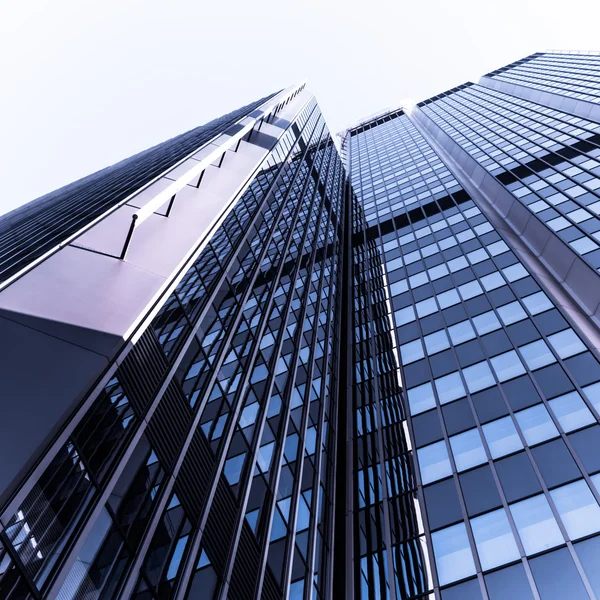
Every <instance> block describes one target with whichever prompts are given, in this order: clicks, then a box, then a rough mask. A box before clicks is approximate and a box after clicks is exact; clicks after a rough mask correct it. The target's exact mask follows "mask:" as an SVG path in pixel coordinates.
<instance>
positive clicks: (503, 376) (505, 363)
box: [490, 334, 525, 381]
mask: <svg viewBox="0 0 600 600" xmlns="http://www.w3.org/2000/svg"><path fill="white" fill-rule="evenodd" d="M494 335H497V334H494ZM490 362H491V363H492V367H494V371H495V373H496V377H497V378H498V380H499V381H507V380H509V379H513V378H514V377H518V376H519V375H522V374H523V373H525V367H523V364H522V363H521V360H520V359H519V357H518V356H517V353H516V352H515V351H514V350H511V351H510V352H505V353H504V354H499V355H498V356H494V357H493V358H492V359H490Z"/></svg>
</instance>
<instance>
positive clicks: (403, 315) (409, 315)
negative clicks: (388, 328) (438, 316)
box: [394, 306, 416, 327]
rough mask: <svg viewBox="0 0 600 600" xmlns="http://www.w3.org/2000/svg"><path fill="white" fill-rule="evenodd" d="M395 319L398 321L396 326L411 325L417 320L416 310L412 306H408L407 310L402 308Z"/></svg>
mask: <svg viewBox="0 0 600 600" xmlns="http://www.w3.org/2000/svg"><path fill="white" fill-rule="evenodd" d="M394 318H395V319H396V325H398V327H400V325H405V324H406V323H410V322H411V321H414V320H415V318H416V317H415V309H414V308H413V307H412V306H407V307H406V308H401V309H400V310H397V311H396V312H395V313H394Z"/></svg>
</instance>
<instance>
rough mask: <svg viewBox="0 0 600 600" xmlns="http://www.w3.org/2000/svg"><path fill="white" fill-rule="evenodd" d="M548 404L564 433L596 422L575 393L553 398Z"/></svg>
mask: <svg viewBox="0 0 600 600" xmlns="http://www.w3.org/2000/svg"><path fill="white" fill-rule="evenodd" d="M548 404H549V405H550V408H551V409H552V412H553V413H554V414H555V415H556V418H557V419H558V422H559V423H560V425H561V427H562V428H563V429H564V430H565V431H566V432H569V431H574V430H575V429H579V428H580V427H584V426H585V425H589V424H590V423H594V422H595V421H596V419H595V418H594V415H592V413H591V411H590V409H589V408H588V407H587V406H586V405H585V403H584V401H583V399H582V398H581V396H580V395H579V394H578V393H577V392H570V393H568V394H565V395H564V396H559V397H558V398H554V399H553V400H550V401H549V402H548Z"/></svg>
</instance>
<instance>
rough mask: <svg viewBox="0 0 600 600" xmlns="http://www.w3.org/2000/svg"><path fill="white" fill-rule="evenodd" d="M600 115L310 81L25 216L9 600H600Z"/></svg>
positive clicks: (594, 109)
mask: <svg viewBox="0 0 600 600" xmlns="http://www.w3.org/2000/svg"><path fill="white" fill-rule="evenodd" d="M599 106H600V55H598V54H594V53H572V52H566V53H556V52H552V53H537V54H534V55H531V56H529V57H526V58H524V59H522V60H520V61H517V62H516V63H512V64H511V65H508V66H506V67H503V68H501V69H498V70H496V71H493V72H491V73H489V74H487V75H486V76H484V77H482V79H481V80H480V82H479V83H478V84H471V83H468V84H465V85H462V86H458V87H457V88H454V89H452V90H448V91H447V92H444V93H442V94H439V95H438V96H435V97H433V98H430V99H428V100H425V101H423V102H420V103H418V105H417V106H415V107H413V108H412V109H410V110H407V111H404V110H402V109H395V110H392V111H387V112H385V113H383V114H378V115H376V116H374V117H371V118H369V119H367V120H363V121H362V122H361V123H360V124H358V125H356V126H354V127H353V128H351V129H349V130H348V131H346V132H345V133H344V134H343V135H342V137H341V148H340V153H339V154H338V152H337V150H336V148H335V146H334V144H333V141H332V138H331V136H330V135H329V132H328V131H327V128H326V124H325V122H324V120H323V118H322V116H321V115H320V112H319V109H318V107H317V105H316V102H315V99H314V97H312V95H311V94H310V93H309V92H308V91H307V90H306V89H305V88H304V86H303V85H299V86H295V87H292V88H289V89H287V90H283V91H281V92H279V93H277V94H274V95H272V96H269V97H267V98H264V99H262V100H259V101H257V102H256V103H254V104H252V105H250V106H248V107H244V108H242V109H240V110H239V111H235V112H234V113H231V114H230V115H226V116H224V117H222V118H221V119H218V120H216V121H214V122H212V123H210V124H207V125H206V126H203V127H200V128H198V129H196V130H193V131H192V132H188V133H187V134H183V135H182V136H178V137H177V138H174V139H173V140H170V141H168V142H165V143H164V144H160V145H159V146H157V147H155V148H153V149H150V150H148V151H146V152H144V153H141V154H139V155H137V156H135V157H132V158H131V159H128V160H126V161H122V163H119V164H118V165H115V166H113V167H109V168H108V169H105V170H104V171H101V172H99V173H97V174H94V175H91V176H89V177H88V178H85V179H84V180H80V181H79V182H75V183H74V184H71V185H70V186H66V187H65V188H62V189H61V190H57V192H54V193H52V194H49V195H47V196H45V197H43V198H42V199H40V200H38V201H35V202H34V203H30V204H29V205H26V206H25V207H22V209H17V210H16V211H13V212H12V213H10V214H9V215H6V216H5V217H3V218H2V219H0V259H1V262H0V268H1V269H2V273H3V283H2V284H0V328H1V329H2V336H3V340H4V342H5V344H4V347H6V348H10V353H7V356H6V357H5V359H4V360H3V362H2V369H3V371H2V379H1V380H2V382H3V386H4V391H3V395H4V396H5V397H7V398H8V397H10V398H12V399H13V401H12V402H10V403H6V404H5V406H4V407H3V410H4V411H5V415H4V418H3V420H2V426H1V427H2V436H0V444H4V446H3V450H4V455H5V456H11V460H10V461H4V462H3V464H2V468H1V470H0V503H1V505H0V511H1V512H0V521H1V523H0V525H1V531H0V554H1V557H2V560H1V565H2V566H1V567H0V595H2V596H3V597H6V598H13V599H14V598H54V597H58V598H60V599H61V600H67V599H69V598H77V599H79V598H81V599H83V598H86V599H88V598H116V597H119V598H136V599H142V598H143V599H151V598H152V599H162V598H205V597H206V598H213V597H214V598H235V599H237V598H240V599H242V598H281V597H290V598H294V599H296V598H306V599H308V598H338V597H344V598H357V599H358V598H361V599H366V598H368V599H369V600H371V599H375V598H391V599H394V600H399V599H401V598H402V599H404V598H407V599H415V600H417V599H424V598H432V597H436V598H441V599H442V600H453V599H454V600H456V599H459V598H460V599H461V600H475V599H477V600H479V599H489V600H502V599H505V598H511V599H512V598H524V599H525V598H536V599H537V598H541V600H550V599H555V598H556V599H558V598H566V597H568V598H574V599H579V598H596V597H600V578H599V577H598V575H597V569H596V568H595V565H596V564H597V560H598V557H599V556H600V537H599V536H598V534H599V533H600V493H599V487H600V459H599V458H598V457H599V456H600V452H599V451H600V425H599V424H598V422H599V419H600V413H599V410H600V364H599V362H598V343H597V342H598V334H599V330H598V326H599V323H598V310H599V308H600V306H599V305H600V289H598V287H599V286H600V279H599V276H598V268H600V246H599V242H600V220H599V219H598V215H599V214H600V192H598V190H600V114H599V112H598V107H599ZM340 155H341V157H340ZM34 414H35V415H37V418H36V419H32V418H31V415H34Z"/></svg>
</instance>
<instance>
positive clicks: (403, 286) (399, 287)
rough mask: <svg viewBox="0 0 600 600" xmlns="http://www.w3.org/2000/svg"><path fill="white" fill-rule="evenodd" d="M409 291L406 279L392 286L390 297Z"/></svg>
mask: <svg viewBox="0 0 600 600" xmlns="http://www.w3.org/2000/svg"><path fill="white" fill-rule="evenodd" d="M407 290H408V284H407V283H406V279H401V280H400V281H396V282H395V283H392V284H391V285H390V296H398V295H399V294H402V293H404V292H406V291H407Z"/></svg>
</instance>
